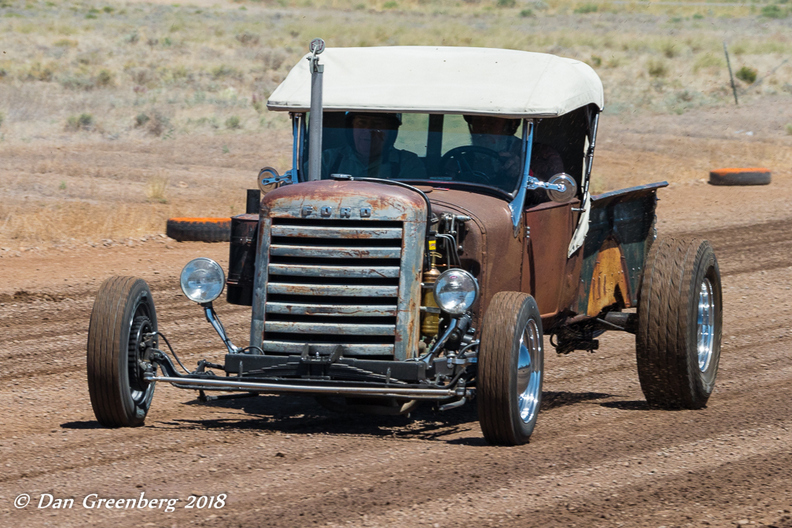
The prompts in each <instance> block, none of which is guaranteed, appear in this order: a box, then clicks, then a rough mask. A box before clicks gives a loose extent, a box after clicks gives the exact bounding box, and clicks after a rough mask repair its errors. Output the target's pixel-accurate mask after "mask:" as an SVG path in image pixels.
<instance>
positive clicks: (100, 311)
mask: <svg viewBox="0 0 792 528" xmlns="http://www.w3.org/2000/svg"><path fill="white" fill-rule="evenodd" d="M156 331H157V313H156V311H155V309H154V301H153V300H152V298H151V291H150V290H149V287H148V285H147V284H146V282H145V281H144V280H142V279H136V278H134V277H111V278H109V279H107V280H106V281H104V282H103V283H102V285H101V286H100V288H99V292H98V293H97V294H96V300H95V301H94V305H93V310H91V322H90V325H89V327H88V346H87V350H88V355H87V367H88V392H89V394H90V396H91V406H92V407H93V411H94V415H96V419H97V420H98V421H99V423H100V424H102V425H104V426H105V427H136V426H140V425H143V422H144V421H145V419H146V414H148V410H149V407H150V406H151V399H152V397H153V396H154V383H150V382H146V381H145V380H144V379H143V375H144V370H143V369H142V367H141V365H140V363H141V361H143V360H144V359H145V358H144V357H143V355H144V352H145V350H144V349H145V347H144V346H143V342H144V341H145V335H146V334H150V333H154V332H156ZM154 339H155V340H154V346H155V347H156V336H155V338H154Z"/></svg>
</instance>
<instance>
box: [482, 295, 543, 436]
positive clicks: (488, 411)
mask: <svg viewBox="0 0 792 528" xmlns="http://www.w3.org/2000/svg"><path fill="white" fill-rule="evenodd" d="M542 339H543V335H542V319H541V317H540V314H539V308H538V307H537V306H536V301H535V300H534V298H533V297H531V296H530V295H528V294H526V293H517V292H501V293H497V294H495V296H494V297H493V298H492V301H490V305H489V308H488V309H487V313H486V315H485V316H484V323H483V325H482V329H481V345H480V346H479V357H478V375H477V380H476V394H477V398H478V413H479V421H480V422H481V431H482V432H483V433H484V438H485V439H486V440H487V442H489V443H491V444H496V445H509V446H513V445H520V444H525V443H527V442H528V440H529V439H530V438H531V434H532V433H533V430H534V427H535V426H536V418H537V415H538V414H539V407H540V406H541V404H542V381H543V378H544V347H543V340H542Z"/></svg>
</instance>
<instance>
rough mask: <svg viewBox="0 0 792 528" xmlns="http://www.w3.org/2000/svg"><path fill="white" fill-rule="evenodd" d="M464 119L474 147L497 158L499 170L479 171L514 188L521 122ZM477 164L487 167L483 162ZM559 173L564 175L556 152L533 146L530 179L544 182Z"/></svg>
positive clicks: (479, 118)
mask: <svg viewBox="0 0 792 528" xmlns="http://www.w3.org/2000/svg"><path fill="white" fill-rule="evenodd" d="M464 117H465V121H467V124H468V130H469V131H470V140H471V143H472V144H473V146H476V147H484V148H487V149H490V150H492V151H494V152H496V153H497V154H498V156H499V160H500V161H499V164H498V165H499V166H498V167H479V168H480V169H481V170H484V171H485V172H487V173H488V174H498V175H499V176H498V179H499V180H504V179H506V180H508V181H509V182H512V183H514V185H516V181H517V179H518V178H519V176H520V159H521V157H522V156H521V155H522V141H521V140H520V138H518V137H517V136H515V135H514V134H515V133H516V132H517V129H518V128H519V127H520V120H519V119H506V118H502V117H493V116H476V115H466V116H464ZM482 158H483V156H482ZM480 162H483V163H486V161H485V160H483V159H482V160H480ZM493 162H494V160H493ZM492 164H494V163H492ZM487 169H489V170H487ZM559 172H564V162H563V160H562V159H561V156H560V155H559V154H558V152H557V151H556V150H555V149H554V148H552V147H550V146H548V145H544V144H542V143H536V142H534V144H533V147H532V149H531V172H530V174H531V176H535V177H536V178H538V179H540V180H544V181H547V180H549V179H550V178H551V177H552V176H554V175H556V174H558V173H559ZM514 185H511V187H512V189H509V190H510V191H511V190H513V187H514ZM506 187H508V186H506ZM504 188H505V187H504Z"/></svg>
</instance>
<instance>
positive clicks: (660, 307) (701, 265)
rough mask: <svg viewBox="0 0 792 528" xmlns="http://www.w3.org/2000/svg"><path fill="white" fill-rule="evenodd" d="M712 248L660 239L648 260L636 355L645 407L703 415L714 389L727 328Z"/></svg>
mask: <svg viewBox="0 0 792 528" xmlns="http://www.w3.org/2000/svg"><path fill="white" fill-rule="evenodd" d="M722 298H723V297H722V291H721V279H720V270H719V269H718V261H717V259H716V258H715V252H714V251H713V250H712V247H711V246H710V244H709V242H707V241H706V240H705V241H701V240H675V239H673V238H666V239H663V238H658V239H657V240H655V242H654V244H652V248H651V249H650V251H649V255H648V256H647V259H646V266H645V271H644V276H643V280H642V282H641V291H640V299H639V304H638V329H637V332H636V339H635V349H636V358H637V362H638V377H639V379H640V381H641V389H642V390H643V393H644V396H645V397H646V401H647V403H649V405H651V406H654V407H662V408H666V409H700V408H702V407H704V406H705V405H706V404H707V400H708V399H709V397H710V394H712V390H713V389H714V387H715V377H716V375H717V373H718V362H719V361H720V345H721V328H722V322H723V309H722Z"/></svg>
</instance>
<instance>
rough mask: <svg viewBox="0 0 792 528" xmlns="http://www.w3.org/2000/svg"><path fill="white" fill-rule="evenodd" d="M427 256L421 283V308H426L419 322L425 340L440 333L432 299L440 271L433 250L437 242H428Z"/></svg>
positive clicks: (434, 303) (438, 312) (436, 309)
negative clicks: (427, 264) (422, 290)
mask: <svg viewBox="0 0 792 528" xmlns="http://www.w3.org/2000/svg"><path fill="white" fill-rule="evenodd" d="M428 246H429V255H430V257H431V264H430V266H429V269H428V270H426V271H424V273H423V277H422V279H421V280H422V282H423V283H424V285H425V286H426V289H425V291H424V293H423V302H422V306H423V307H424V308H427V310H424V311H423V313H422V314H421V315H422V318H421V319H422V320H421V335H422V336H424V337H427V338H432V337H434V336H436V335H437V333H438V332H439V331H440V310H439V307H438V306H437V302H436V301H435V297H434V283H435V281H437V277H439V276H440V270H438V269H437V266H436V265H435V248H436V247H437V241H436V240H434V239H432V240H429V244H428Z"/></svg>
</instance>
